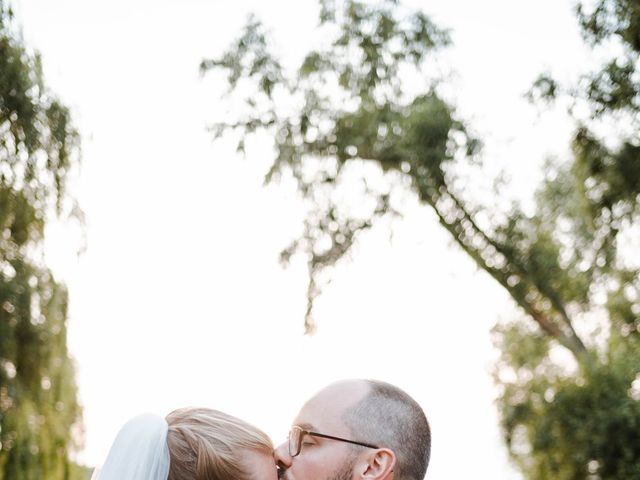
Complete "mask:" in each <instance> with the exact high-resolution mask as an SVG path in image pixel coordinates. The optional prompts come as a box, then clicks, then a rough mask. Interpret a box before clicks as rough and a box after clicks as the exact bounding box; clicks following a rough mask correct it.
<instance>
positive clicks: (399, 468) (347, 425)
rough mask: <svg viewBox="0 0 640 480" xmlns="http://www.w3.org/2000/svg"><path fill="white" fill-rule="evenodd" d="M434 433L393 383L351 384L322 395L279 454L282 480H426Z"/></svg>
mask: <svg viewBox="0 0 640 480" xmlns="http://www.w3.org/2000/svg"><path fill="white" fill-rule="evenodd" d="M430 450H431V432H430V429H429V423H428V422H427V418H426V416H425V414H424V412H423V411H422V408H421V407H420V406H419V405H418V404H417V403H416V401H415V400H413V398H411V397H410V396H409V395H408V394H407V393H405V392H404V391H402V390H400V389H399V388H398V387H396V386H394V385H390V384H388V383H384V382H380V381H375V380H347V381H342V382H338V383H334V384H331V385H329V386H328V387H326V388H324V389H323V390H321V391H320V392H318V393H317V394H316V395H315V396H314V397H312V398H311V399H310V400H309V401H308V402H307V403H306V404H305V405H304V406H303V407H302V409H301V410H300V412H299V413H298V416H297V417H296V419H295V421H294V424H293V426H292V427H291V431H290V433H289V439H288V441H287V442H285V443H283V444H282V445H280V446H279V447H278V448H277V449H276V451H275V457H276V462H277V463H278V467H279V469H280V471H279V474H280V478H281V479H282V480H422V479H423V478H424V475H425V473H426V471H427V465H428V464H429V455H430Z"/></svg>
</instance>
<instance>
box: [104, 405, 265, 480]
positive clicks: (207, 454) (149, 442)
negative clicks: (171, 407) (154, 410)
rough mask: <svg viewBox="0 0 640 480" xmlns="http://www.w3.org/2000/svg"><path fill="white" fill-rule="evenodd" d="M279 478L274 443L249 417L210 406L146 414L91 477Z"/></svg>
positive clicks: (148, 479)
mask: <svg viewBox="0 0 640 480" xmlns="http://www.w3.org/2000/svg"><path fill="white" fill-rule="evenodd" d="M210 478H216V479H219V480H277V470H276V465H275V462H274V459H273V444H272V443H271V440H270V439H269V437H268V436H267V435H266V434H265V433H263V432H262V431H260V430H259V429H257V428H256V427H254V426H253V425H250V424H248V423H247V422H245V421H243V420H240V419H239V418H236V417H233V416H231V415H228V414H226V413H223V412H219V411H217V410H212V409H208V408H182V409H179V410H175V411H173V412H171V413H170V414H169V415H167V417H166V419H165V418H162V417H159V416H157V415H151V414H144V415H139V416H137V417H134V418H132V419H131V420H129V421H128V422H127V423H126V424H125V425H124V426H123V427H122V429H121V430H120V432H119V433H118V435H117V437H116V439H115V440H114V442H113V445H112V446H111V450H110V451H109V455H108V456H107V459H106V460H105V462H104V465H103V466H102V468H100V469H96V471H95V472H94V474H93V477H92V480H194V479H195V480H205V479H210Z"/></svg>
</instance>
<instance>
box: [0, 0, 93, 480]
mask: <svg viewBox="0 0 640 480" xmlns="http://www.w3.org/2000/svg"><path fill="white" fill-rule="evenodd" d="M78 140H79V137H78V134H77V132H76V131H75V129H74V127H73V126H72V124H71V118H70V114H69V111H68V109H67V108H66V107H65V106H64V105H62V104H61V103H60V102H59V101H58V100H57V99H56V98H55V97H54V96H53V95H52V94H51V92H49V91H48V90H47V89H46V88H45V86H44V83H43V79H42V72H41V66H40V59H39V57H38V55H37V54H33V53H30V52H29V51H28V50H27V49H26V47H25V46H24V45H23V42H22V39H21V37H20V34H19V32H18V30H17V28H16V26H15V25H14V22H13V15H12V12H11V9H10V7H9V6H8V5H7V4H6V3H5V2H3V1H2V0H0V479H2V480H37V479H47V480H58V479H60V480H62V479H80V478H88V471H87V470H85V469H83V468H81V467H79V466H77V465H74V464H73V463H72V462H71V461H70V459H69V454H70V453H71V452H72V451H73V450H74V449H75V448H76V447H77V445H76V442H77V441H78V440H80V439H81V433H82V431H81V409H80V407H79V405H78V401H77V391H76V383H75V373H74V367H73V363H72V360H71V359H70V357H69V354H68V352H67V343H66V339H67V329H66V321H67V302H68V299H67V291H66V289H65V287H64V285H62V284H61V283H59V282H57V281H56V280H55V279H54V277H53V275H52V273H51V271H50V270H49V269H48V268H47V267H46V265H45V264H44V254H43V243H44V231H45V226H46V224H47V221H48V219H51V218H53V217H54V216H58V217H60V216H62V215H67V216H68V215H71V216H76V217H77V215H78V210H77V208H76V207H75V205H74V202H73V201H72V199H70V198H69V195H68V194H67V191H66V186H67V180H68V177H69V174H70V172H71V171H72V170H73V168H74V167H75V166H76V165H77V163H78V162H79V141H78Z"/></svg>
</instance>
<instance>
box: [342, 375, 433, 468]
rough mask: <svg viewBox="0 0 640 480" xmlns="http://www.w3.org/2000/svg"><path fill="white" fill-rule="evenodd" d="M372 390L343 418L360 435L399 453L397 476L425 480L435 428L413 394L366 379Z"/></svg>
mask: <svg viewBox="0 0 640 480" xmlns="http://www.w3.org/2000/svg"><path fill="white" fill-rule="evenodd" d="M364 382H365V383H366V384H367V385H368V386H369V387H370V390H369V392H368V393H367V394H366V395H365V396H364V397H363V398H362V400H360V401H359V402H358V403H356V405H354V406H353V407H351V408H349V409H348V410H347V411H346V412H345V413H344V415H343V420H344V421H345V423H346V424H347V426H348V427H349V428H350V429H351V431H352V433H353V434H354V435H357V436H358V439H360V440H362V441H366V442H371V443H374V444H377V445H379V446H380V447H381V448H382V447H384V448H389V449H390V450H393V452H394V453H395V455H396V466H395V475H394V477H395V479H396V480H422V479H423V478H424V476H425V474H426V472H427V466H428V465H429V457H430V454H431V429H430V428H429V422H428V421H427V417H426V415H425V414H424V411H423V410H422V408H421V407H420V405H418V403H417V402H416V401H415V400H414V399H413V398H411V396H410V395H409V394H407V393H406V392H404V391H403V390H401V389H400V388H398V387H396V386H394V385H391V384H389V383H386V382H381V381H378V380H364Z"/></svg>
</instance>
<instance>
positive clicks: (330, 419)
mask: <svg viewBox="0 0 640 480" xmlns="http://www.w3.org/2000/svg"><path fill="white" fill-rule="evenodd" d="M368 391H369V386H368V385H367V384H366V383H365V382H361V381H348V382H339V383H334V384H331V385H329V386H328V387H326V388H324V389H322V390H321V391H320V392H318V393H317V394H316V395H315V396H313V397H312V398H311V399H310V400H309V401H308V402H307V403H305V404H304V406H303V407H302V409H301V410H300V413H299V414H298V416H297V418H296V420H295V424H296V425H299V426H300V427H302V428H304V429H306V430H314V429H317V430H321V429H326V428H330V429H336V428H339V427H340V426H342V425H343V423H344V422H343V421H342V416H343V414H344V412H345V411H346V410H347V409H349V408H351V407H353V406H354V405H356V404H357V403H358V402H359V401H360V400H362V398H364V396H365V395H366V394H367V393H368Z"/></svg>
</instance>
